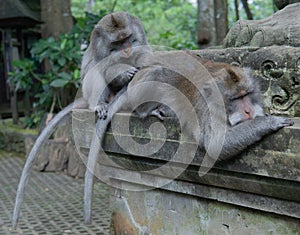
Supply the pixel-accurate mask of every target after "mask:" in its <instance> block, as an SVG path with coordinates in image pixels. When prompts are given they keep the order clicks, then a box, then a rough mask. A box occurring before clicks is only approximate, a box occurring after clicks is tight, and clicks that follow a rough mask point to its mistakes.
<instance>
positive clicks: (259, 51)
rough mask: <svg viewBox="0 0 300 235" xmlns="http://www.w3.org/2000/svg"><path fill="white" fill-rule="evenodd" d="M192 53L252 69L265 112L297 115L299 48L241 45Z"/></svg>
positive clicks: (298, 113) (299, 112)
mask: <svg viewBox="0 0 300 235" xmlns="http://www.w3.org/2000/svg"><path fill="white" fill-rule="evenodd" d="M193 53H195V54H197V55H199V56H200V57H202V58H205V59H211V60H215V61H220V62H227V63H230V64H234V65H239V66H242V67H249V68H251V69H252V70H253V75H254V76H255V77H257V79H258V80H259V82H260V84H261V90H262V94H263V97H264V106H265V108H266V111H267V112H268V113H271V114H278V115H286V116H290V117H300V47H289V46H270V47H262V48H259V47H242V48H226V49H210V50H209V49H207V50H199V51H194V52H193Z"/></svg>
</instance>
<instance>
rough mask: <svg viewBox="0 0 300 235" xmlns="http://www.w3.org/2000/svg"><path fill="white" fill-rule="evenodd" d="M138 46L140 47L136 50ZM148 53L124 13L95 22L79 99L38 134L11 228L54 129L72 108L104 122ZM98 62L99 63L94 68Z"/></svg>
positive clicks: (143, 39)
mask: <svg viewBox="0 0 300 235" xmlns="http://www.w3.org/2000/svg"><path fill="white" fill-rule="evenodd" d="M138 46H144V47H139V48H137V47H138ZM148 51H150V47H149V46H148V42H147V39H146V36H145V32H144V29H143V27H142V24H141V22H140V20H139V19H138V18H136V17H134V16H131V15H130V14H128V13H126V12H115V13H112V14H109V15H106V16H105V17H103V18H102V19H101V20H100V21H99V22H98V24H97V25H96V26H95V28H94V29H93V31H92V34H91V37H90V45H89V47H88V48H87V50H86V51H85V53H84V56H83V61H82V65H81V79H82V83H83V85H82V93H83V98H79V99H77V100H75V102H74V103H72V104H70V105H68V106H67V107H66V108H64V109H63V110H62V111H60V112H59V113H58V114H57V115H56V116H55V117H54V118H53V119H52V120H51V121H50V122H49V124H48V125H47V126H46V128H45V129H44V130H43V131H42V133H41V134H40V135H39V137H38V138H37V140H36V142H35V144H34V146H33V148H32V149H31V151H30V153H29V155H28V157H27V160H26V163H25V166H24V169H23V171H22V175H21V178H20V182H19V186H18V191H17V195H16V202H15V207H14V213H13V218H12V224H13V227H16V226H17V222H18V218H19V214H20V207H21V203H22V201H23V196H24V190H25V186H26V184H27V181H28V178H29V173H30V170H31V168H32V166H33V162H34V160H35V158H36V156H37V154H38V152H39V150H40V148H41V147H42V146H43V145H44V144H45V142H46V140H47V139H48V138H49V137H50V136H51V134H52V133H53V132H54V130H55V128H56V127H57V125H58V124H59V123H60V122H61V121H62V120H63V119H64V118H65V117H66V116H67V115H68V114H69V113H70V112H71V111H72V109H73V108H87V107H89V108H91V109H93V110H96V111H97V112H98V115H99V116H100V117H102V118H105V115H106V109H107V107H106V105H107V103H108V102H109V100H110V99H112V97H113V95H114V94H115V93H116V92H118V91H119V90H120V89H121V88H122V87H123V86H124V85H126V84H127V83H128V82H129V81H130V80H131V79H132V77H133V76H134V74H135V73H136V72H137V71H138V67H139V66H140V65H135V63H136V62H137V61H138V60H139V58H143V57H141V56H140V54H143V53H147V52H148ZM102 60H103V61H102ZM100 61H102V62H101V63H100V66H99V65H98V67H97V66H96V65H97V64H98V63H99V62H100ZM116 64H118V65H116ZM97 69H98V70H97ZM90 70H94V73H93V74H94V76H95V77H93V78H92V77H91V76H90V77H85V75H86V73H87V72H88V71H90ZM99 70H101V71H99ZM91 78H92V79H91ZM107 85H108V86H107ZM103 90H104V92H102V91H103ZM100 94H102V95H101V96H100Z"/></svg>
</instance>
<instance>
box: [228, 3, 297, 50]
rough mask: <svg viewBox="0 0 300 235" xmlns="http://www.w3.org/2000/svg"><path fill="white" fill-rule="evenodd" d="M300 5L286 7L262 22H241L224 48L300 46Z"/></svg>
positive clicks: (232, 30)
mask: <svg viewBox="0 0 300 235" xmlns="http://www.w3.org/2000/svg"><path fill="white" fill-rule="evenodd" d="M299 12H300V3H295V4H291V5H288V6H286V7H285V8H284V9H282V10H280V11H278V12H276V13H275V14H273V15H271V16H270V17H268V18H266V19H262V20H240V21H238V22H237V23H236V24H235V25H234V26H233V27H232V28H231V29H230V31H229V33H228V34H227V36H226V38H225V40H224V47H241V46H253V47H264V46H271V45H289V46H300V33H299V28H300V14H299Z"/></svg>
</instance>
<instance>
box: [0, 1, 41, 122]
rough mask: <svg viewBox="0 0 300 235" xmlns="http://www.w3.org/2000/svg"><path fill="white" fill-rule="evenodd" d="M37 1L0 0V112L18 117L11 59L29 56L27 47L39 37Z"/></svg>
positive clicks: (38, 7)
mask: <svg viewBox="0 0 300 235" xmlns="http://www.w3.org/2000/svg"><path fill="white" fill-rule="evenodd" d="M40 23H41V21H40V1H39V0H1V4H0V43H1V57H0V115H1V117H3V116H11V115H12V116H13V119H14V121H15V120H17V118H18V113H19V112H20V111H22V110H18V98H17V92H16V90H15V88H14V87H13V86H12V85H11V84H9V82H8V77H9V72H10V71H12V61H13V60H18V59H22V58H25V57H30V54H29V48H30V46H31V45H32V43H33V42H35V41H36V40H37V39H38V38H40V28H39V27H37V25H39V24H40Z"/></svg>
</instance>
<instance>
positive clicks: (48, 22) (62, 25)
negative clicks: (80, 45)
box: [41, 0, 73, 38]
mask: <svg viewBox="0 0 300 235" xmlns="http://www.w3.org/2000/svg"><path fill="white" fill-rule="evenodd" d="M41 19H42V21H43V22H44V24H43V25H42V37H43V38H48V37H50V36H53V37H55V38H58V36H59V35H60V34H62V33H67V32H69V31H70V29H71V28H72V26H73V17H72V14H71V4H70V0H63V1H61V0H43V1H41Z"/></svg>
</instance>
